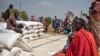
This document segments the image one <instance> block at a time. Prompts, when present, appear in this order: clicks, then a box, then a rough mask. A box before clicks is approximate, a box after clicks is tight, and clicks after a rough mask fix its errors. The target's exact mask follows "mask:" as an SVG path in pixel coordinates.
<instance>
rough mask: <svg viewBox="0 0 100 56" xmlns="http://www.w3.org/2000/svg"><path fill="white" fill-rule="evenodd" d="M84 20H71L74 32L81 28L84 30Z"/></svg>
mask: <svg viewBox="0 0 100 56" xmlns="http://www.w3.org/2000/svg"><path fill="white" fill-rule="evenodd" d="M85 25H86V24H85V20H84V19H82V18H76V19H74V20H73V28H74V30H75V31H78V30H80V29H81V28H86V26H85Z"/></svg>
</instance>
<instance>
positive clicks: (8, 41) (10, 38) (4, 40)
mask: <svg viewBox="0 0 100 56" xmlns="http://www.w3.org/2000/svg"><path fill="white" fill-rule="evenodd" d="M18 38H21V34H19V33H6V32H5V33H0V44H2V45H4V46H5V47H6V48H8V49H11V48H12V47H13V46H14V44H15V42H16V41H17V39H18Z"/></svg>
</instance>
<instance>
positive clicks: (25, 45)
mask: <svg viewBox="0 0 100 56" xmlns="http://www.w3.org/2000/svg"><path fill="white" fill-rule="evenodd" d="M15 46H16V47H19V48H22V49H23V50H24V51H28V52H31V51H32V48H30V47H29V46H28V45H27V44H26V43H25V42H23V41H18V43H16V45H15Z"/></svg>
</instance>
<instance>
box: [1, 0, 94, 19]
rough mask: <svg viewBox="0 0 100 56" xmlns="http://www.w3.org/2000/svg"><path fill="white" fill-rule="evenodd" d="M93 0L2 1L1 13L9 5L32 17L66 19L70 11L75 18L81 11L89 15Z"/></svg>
mask: <svg viewBox="0 0 100 56" xmlns="http://www.w3.org/2000/svg"><path fill="white" fill-rule="evenodd" d="M91 2H92V0H0V12H4V11H5V10H6V9H7V8H8V6H9V4H13V5H14V8H16V9H18V10H20V4H21V10H24V11H26V12H27V14H28V15H29V17H30V16H32V15H35V16H44V17H47V16H50V17H54V16H55V15H56V16H57V17H58V18H65V16H66V15H65V14H66V13H67V11H68V10H70V11H72V12H74V14H75V16H80V12H81V10H83V12H85V13H88V8H89V7H90V5H91Z"/></svg>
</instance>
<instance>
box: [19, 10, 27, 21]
mask: <svg viewBox="0 0 100 56" xmlns="http://www.w3.org/2000/svg"><path fill="white" fill-rule="evenodd" d="M20 16H21V18H22V20H25V21H26V20H28V15H27V13H26V11H21V12H20Z"/></svg>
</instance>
